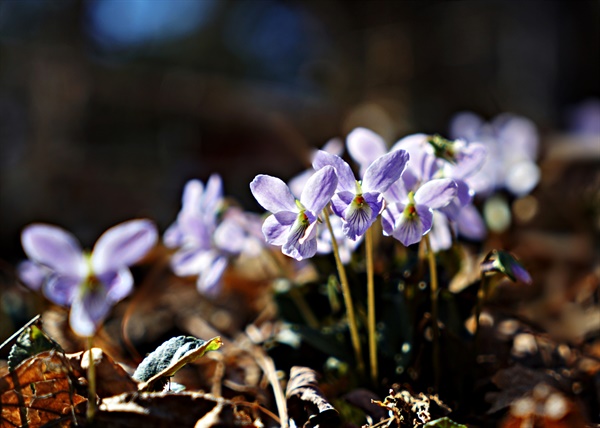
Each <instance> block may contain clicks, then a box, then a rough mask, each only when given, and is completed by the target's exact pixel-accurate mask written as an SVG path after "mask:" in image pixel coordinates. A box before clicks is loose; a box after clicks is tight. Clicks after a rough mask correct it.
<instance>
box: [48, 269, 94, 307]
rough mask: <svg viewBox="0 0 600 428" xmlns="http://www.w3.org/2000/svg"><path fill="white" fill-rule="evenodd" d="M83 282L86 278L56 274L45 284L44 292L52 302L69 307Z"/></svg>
mask: <svg viewBox="0 0 600 428" xmlns="http://www.w3.org/2000/svg"><path fill="white" fill-rule="evenodd" d="M83 281H84V278H74V277H69V276H62V275H59V274H54V275H51V276H50V278H48V281H46V282H45V283H44V285H43V287H42V291H43V293H44V295H45V296H46V297H47V298H48V300H50V301H51V302H54V303H56V304H57V305H61V306H69V305H70V304H71V303H72V302H73V299H74V298H75V295H76V294H77V290H78V289H79V286H80V285H81V283H82V282H83Z"/></svg>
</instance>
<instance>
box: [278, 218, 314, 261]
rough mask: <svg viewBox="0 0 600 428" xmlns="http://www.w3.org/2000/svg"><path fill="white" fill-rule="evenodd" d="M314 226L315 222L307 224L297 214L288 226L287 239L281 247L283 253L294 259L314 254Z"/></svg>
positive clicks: (305, 257)
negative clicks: (295, 218)
mask: <svg viewBox="0 0 600 428" xmlns="http://www.w3.org/2000/svg"><path fill="white" fill-rule="evenodd" d="M316 226H317V225H316V222H313V223H311V224H309V223H308V222H307V221H305V220H304V219H303V218H302V217H300V216H299V217H298V219H297V220H296V222H295V223H294V225H293V226H292V227H291V228H290V232H289V234H288V238H287V241H286V242H285V244H283V246H282V247H281V251H282V252H283V254H285V255H286V256H289V257H292V258H294V259H296V260H303V259H307V258H310V257H312V256H314V255H315V253H316V252H317V239H316V236H317V228H316Z"/></svg>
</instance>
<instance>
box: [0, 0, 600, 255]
mask: <svg viewBox="0 0 600 428" xmlns="http://www.w3.org/2000/svg"><path fill="white" fill-rule="evenodd" d="M599 21H600V2H598V1H389V2H387V1H352V2H351V1H343V0H337V1H318V2H317V1H253V0H245V1H217V0H204V1H186V0H172V1H161V0H149V1H127V0H123V1H112V0H96V1H75V0H73V1H70V0H56V1H52V0H39V1H30V0H4V1H3V2H1V3H0V260H4V261H7V262H9V263H11V264H12V263H15V262H16V261H18V260H20V259H21V258H23V253H22V250H21V248H20V243H19V233H20V230H21V229H22V227H23V226H25V225H26V224H28V223H30V222H33V221H44V222H51V223H55V224H59V225H61V226H63V227H65V228H67V229H69V230H71V231H73V232H74V233H75V235H76V236H77V237H78V238H79V239H81V241H82V243H83V245H84V246H91V245H92V244H93V242H94V241H95V239H96V238H97V237H98V235H99V234H100V233H101V232H102V231H103V230H105V229H106V228H107V227H109V226H112V225H114V224H116V223H118V222H120V221H123V220H127V219H130V218H133V217H140V216H144V217H150V218H153V219H155V220H156V221H157V223H158V224H159V226H160V228H161V231H164V229H165V228H166V226H168V225H169V224H170V222H172V221H173V219H174V218H175V215H176V213H177V211H178V209H179V200H180V194H181V190H182V187H183V184H184V183H185V181H186V180H188V179H190V178H194V177H197V178H200V179H203V180H205V179H206V178H207V177H208V176H209V175H210V174H211V173H213V172H217V173H220V174H222V176H223V178H224V182H225V189H226V193H227V194H228V195H231V196H233V197H235V198H236V199H238V200H239V201H240V203H241V204H242V205H244V206H245V207H247V208H249V209H255V210H259V207H258V205H257V204H256V202H255V201H253V200H252V197H251V195H250V192H249V190H248V183H249V182H250V181H251V180H252V178H253V177H254V176H255V175H256V174H258V173H268V174H272V175H277V176H280V177H282V178H284V179H287V178H289V177H291V176H292V175H294V174H295V173H297V172H299V171H300V170H302V169H303V168H304V167H305V162H306V156H307V153H308V150H309V148H311V147H317V146H321V145H322V144H323V143H325V142H326V141H327V140H328V139H329V138H332V137H335V136H340V137H343V136H345V135H346V134H347V133H348V132H349V131H350V130H351V129H352V128H354V127H355V126H366V127H370V128H372V129H374V130H375V131H377V132H379V133H380V134H381V135H382V136H384V138H385V139H386V140H387V141H388V142H390V143H391V142H393V141H395V139H397V138H399V137H402V136H404V135H406V134H408V133H411V132H417V131H419V132H440V133H442V134H444V133H446V131H447V128H448V123H449V120H450V118H451V117H452V115H453V114H455V113H456V112H458V111H461V110H472V111H475V112H477V113H479V114H481V115H482V116H484V117H485V118H488V119H489V118H492V117H493V116H495V115H497V114H499V113H501V112H506V111H510V112H514V113H517V114H521V115H525V116H527V117H529V118H531V119H532V120H533V121H534V122H535V123H536V124H537V125H538V127H539V129H540V130H541V132H542V135H543V136H548V135H552V134H556V133H558V132H562V131H564V130H565V129H567V127H568V123H567V117H568V112H569V109H570V108H571V107H572V106H573V105H575V104H577V103H579V102H581V101H584V100H586V99H588V98H589V97H598V96H600V84H599V81H600V78H599V76H600V55H599V52H600V22H599ZM542 143H544V140H542Z"/></svg>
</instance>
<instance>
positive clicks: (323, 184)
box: [300, 166, 338, 214]
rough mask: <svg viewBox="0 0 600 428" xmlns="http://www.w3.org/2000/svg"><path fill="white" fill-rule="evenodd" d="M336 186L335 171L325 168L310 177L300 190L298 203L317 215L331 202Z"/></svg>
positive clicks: (330, 167) (329, 167)
mask: <svg viewBox="0 0 600 428" xmlns="http://www.w3.org/2000/svg"><path fill="white" fill-rule="evenodd" d="M337 184H338V178H337V175H336V174H335V169H334V168H333V167H332V166H325V167H323V168H321V169H320V170H318V171H317V172H315V173H314V175H313V176H312V177H310V179H309V180H308V182H307V183H306V186H305V187H304V190H302V195H301V196H300V202H301V203H302V205H304V206H305V207H306V208H308V210H310V211H312V212H313V213H317V214H318V213H320V212H321V211H322V210H323V208H325V205H327V204H328V203H329V202H330V201H331V197H332V196H333V194H334V193H335V189H336V187H337Z"/></svg>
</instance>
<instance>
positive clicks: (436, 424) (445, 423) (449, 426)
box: [423, 417, 467, 428]
mask: <svg viewBox="0 0 600 428" xmlns="http://www.w3.org/2000/svg"><path fill="white" fill-rule="evenodd" d="M423 428H467V426H466V425H463V424H459V423H456V422H454V421H453V420H451V419H450V418H448V417H443V418H440V419H436V420H435V421H431V422H427V423H426V424H425V425H423Z"/></svg>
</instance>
